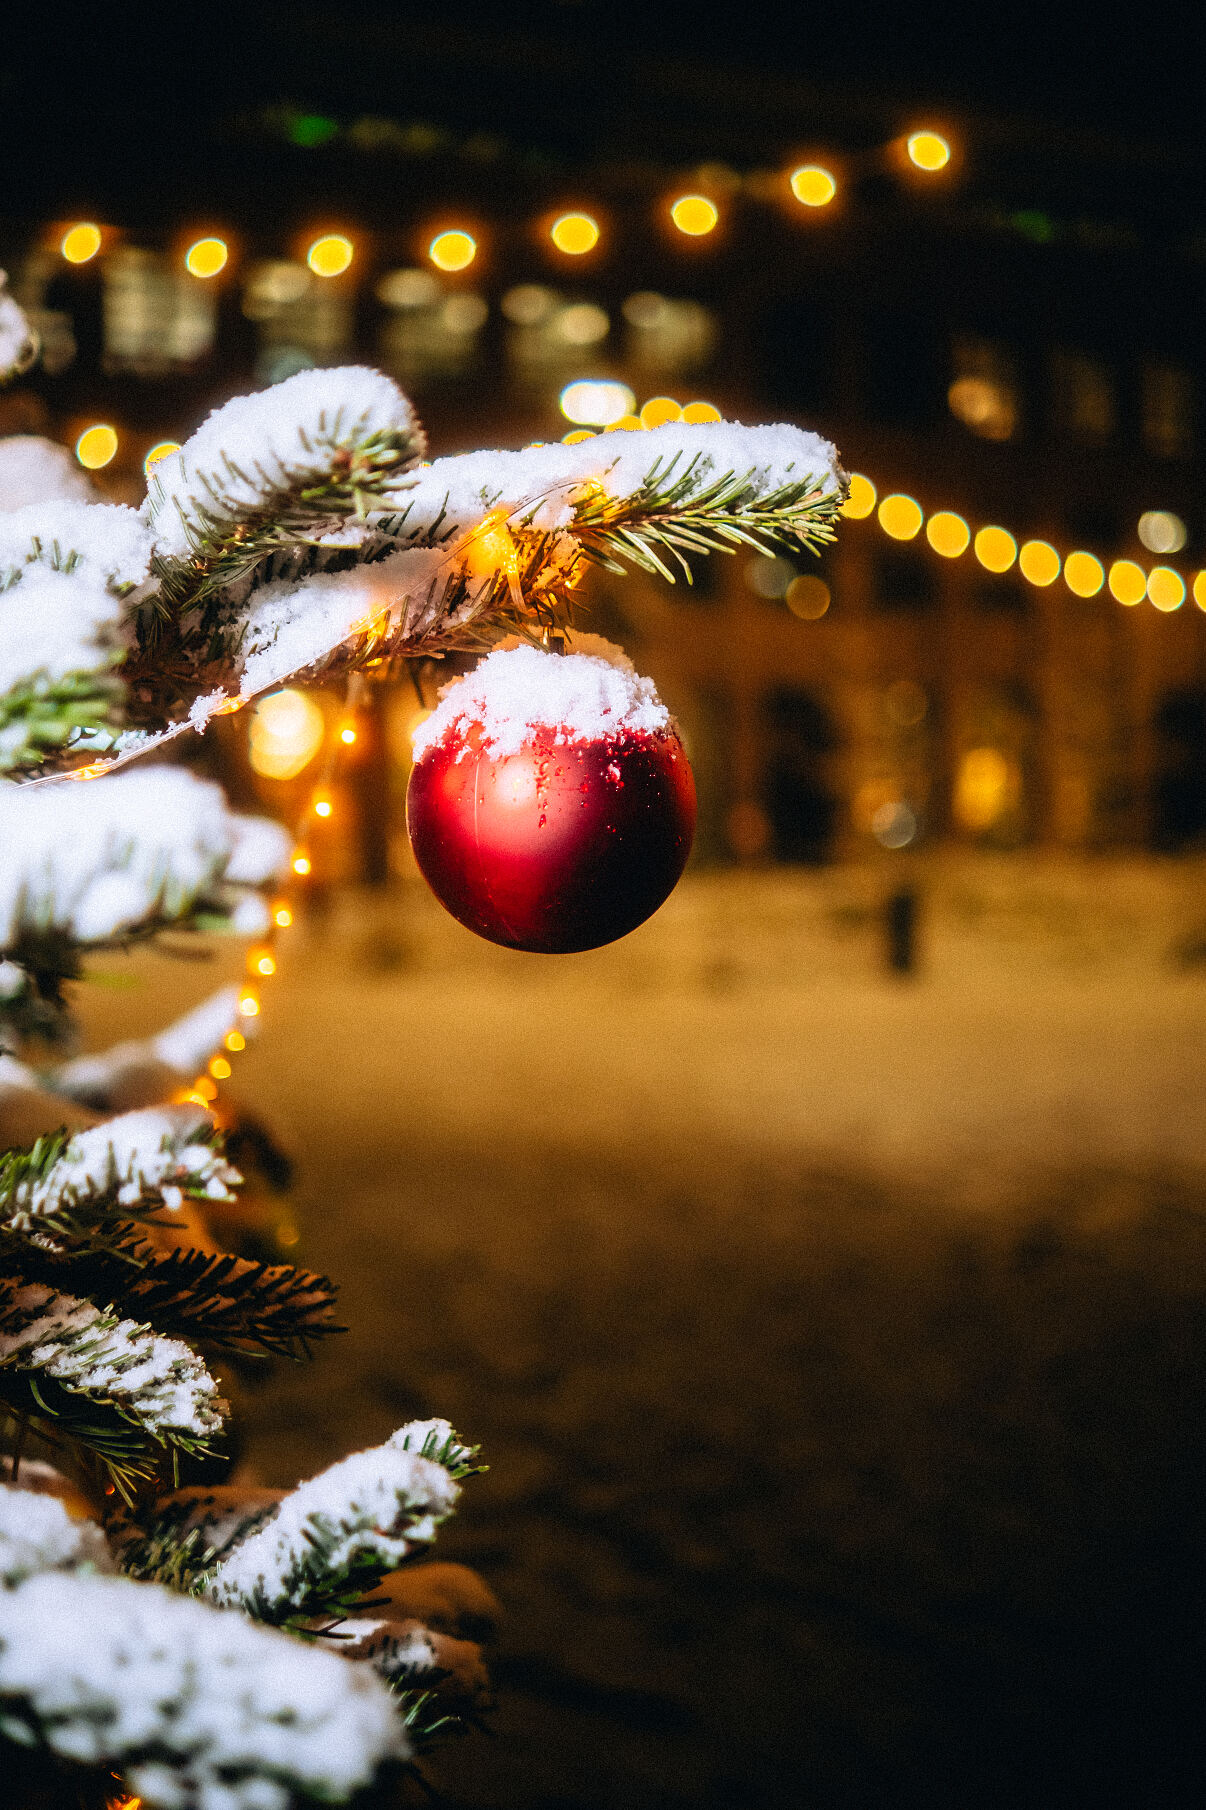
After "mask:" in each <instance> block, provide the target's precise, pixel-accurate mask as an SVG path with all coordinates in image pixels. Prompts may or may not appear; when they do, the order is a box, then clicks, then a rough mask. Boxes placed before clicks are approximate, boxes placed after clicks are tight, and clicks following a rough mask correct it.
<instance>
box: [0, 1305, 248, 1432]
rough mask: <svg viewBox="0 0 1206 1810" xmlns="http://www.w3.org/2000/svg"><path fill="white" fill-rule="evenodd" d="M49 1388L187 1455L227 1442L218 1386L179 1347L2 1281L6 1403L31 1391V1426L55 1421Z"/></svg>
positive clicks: (1, 1383)
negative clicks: (218, 1440)
mask: <svg viewBox="0 0 1206 1810" xmlns="http://www.w3.org/2000/svg"><path fill="white" fill-rule="evenodd" d="M43 1379H45V1380H46V1381H48V1382H50V1383H52V1384H57V1385H59V1387H60V1388H61V1389H62V1390H63V1391H64V1392H65V1393H66V1395H67V1396H69V1397H76V1398H79V1401H80V1402H82V1401H87V1402H89V1403H92V1404H95V1405H96V1406H99V1407H104V1408H108V1409H112V1410H114V1411H115V1412H116V1413H117V1414H118V1415H119V1416H120V1417H121V1418H122V1419H123V1420H125V1421H126V1422H127V1423H128V1424H129V1426H130V1427H131V1428H132V1429H137V1430H140V1431H141V1432H142V1433H144V1434H146V1435H147V1436H149V1437H150V1438H151V1439H153V1440H155V1441H157V1442H158V1443H159V1444H161V1445H174V1446H179V1447H181V1448H183V1449H184V1450H195V1449H198V1448H201V1447H203V1446H204V1445H205V1442H206V1441H207V1440H209V1439H211V1438H212V1437H213V1436H214V1435H215V1434H217V1433H218V1432H220V1431H221V1427H222V1420H223V1416H224V1414H225V1411H226V1403H225V1402H224V1401H223V1400H222V1398H221V1396H220V1395H219V1394H218V1385H217V1383H216V1382H215V1381H214V1379H213V1377H212V1376H211V1375H210V1374H209V1371H208V1370H207V1369H206V1368H205V1365H204V1364H203V1363H202V1362H201V1359H200V1358H199V1357H198V1356H197V1355H196V1353H195V1352H194V1351H191V1350H190V1349H189V1347H188V1346H187V1345H185V1344H184V1343H183V1342H182V1341H181V1340H179V1339H170V1338H163V1337H161V1336H160V1335H159V1334H157V1333H155V1332H153V1331H152V1330H151V1328H150V1327H149V1326H146V1325H142V1324H140V1323H139V1322H138V1321H136V1320H124V1319H121V1318H120V1317H119V1316H118V1315H117V1314H116V1313H115V1312H112V1311H106V1310H104V1309H102V1308H99V1307H96V1306H94V1305H93V1303H92V1302H91V1301H85V1300H81V1299H80V1298H79V1296H76V1295H69V1294H61V1293H59V1292H58V1291H57V1290H56V1289H53V1288H50V1287H48V1286H47V1285H46V1284H44V1283H40V1282H28V1281H26V1280H25V1279H24V1278H23V1277H21V1276H0V1396H3V1397H5V1398H6V1399H8V1400H9V1401H10V1402H11V1401H12V1399H13V1398H12V1393H11V1390H12V1387H13V1386H14V1385H15V1386H17V1387H18V1393H21V1386H24V1387H25V1388H28V1390H29V1392H30V1394H31V1395H32V1401H33V1406H32V1407H31V1408H30V1409H29V1410H28V1411H29V1413H30V1415H31V1416H36V1415H37V1413H38V1411H39V1410H42V1411H43V1412H49V1413H52V1414H57V1413H58V1412H59V1409H58V1406H57V1405H56V1404H52V1403H49V1402H48V1401H47V1399H46V1396H45V1392H44V1390H43V1389H42V1387H41V1383H42V1381H43ZM23 1399H24V1397H23V1395H22V1400H23ZM22 1411H25V1410H24V1409H23V1410H22Z"/></svg>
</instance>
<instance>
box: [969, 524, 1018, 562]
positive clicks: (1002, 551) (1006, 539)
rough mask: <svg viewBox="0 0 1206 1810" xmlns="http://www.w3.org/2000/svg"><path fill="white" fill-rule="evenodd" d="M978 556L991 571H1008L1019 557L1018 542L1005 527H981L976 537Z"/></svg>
mask: <svg viewBox="0 0 1206 1810" xmlns="http://www.w3.org/2000/svg"><path fill="white" fill-rule="evenodd" d="M975 549H976V558H977V559H978V560H979V562H980V564H981V565H982V566H983V567H984V568H985V570H986V571H989V572H1008V570H1009V568H1010V566H1011V565H1012V564H1013V562H1014V560H1015V559H1016V558H1017V552H1018V543H1017V542H1016V541H1015V540H1014V538H1013V535H1012V534H1010V533H1008V532H1007V531H1006V529H1004V528H981V529H980V531H979V533H978V534H977V535H976V539H975Z"/></svg>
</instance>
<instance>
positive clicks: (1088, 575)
mask: <svg viewBox="0 0 1206 1810" xmlns="http://www.w3.org/2000/svg"><path fill="white" fill-rule="evenodd" d="M1064 583H1065V584H1066V585H1067V587H1068V589H1069V590H1070V591H1072V592H1073V593H1074V594H1075V595H1076V596H1077V597H1096V595H1097V593H1098V591H1100V589H1101V587H1102V585H1103V584H1104V583H1105V568H1104V567H1103V566H1102V563H1101V561H1100V560H1099V559H1095V558H1094V557H1093V555H1092V554H1091V553H1079V552H1078V553H1069V555H1068V557H1067V559H1066V560H1065V561H1064Z"/></svg>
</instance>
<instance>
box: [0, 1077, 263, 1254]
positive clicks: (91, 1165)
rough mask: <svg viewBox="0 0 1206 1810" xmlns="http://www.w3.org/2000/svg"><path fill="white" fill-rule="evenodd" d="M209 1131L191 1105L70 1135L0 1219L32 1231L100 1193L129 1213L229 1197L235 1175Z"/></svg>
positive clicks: (22, 1184)
mask: <svg viewBox="0 0 1206 1810" xmlns="http://www.w3.org/2000/svg"><path fill="white" fill-rule="evenodd" d="M210 1134H211V1125H210V1119H209V1116H208V1114H207V1113H205V1112H204V1111H202V1110H201V1109H200V1108H198V1107H195V1106H155V1107H147V1108H145V1109H144V1110H143V1111H141V1112H127V1113H123V1114H122V1115H121V1116H120V1117H119V1118H116V1119H110V1120H109V1121H108V1122H107V1123H106V1124H104V1125H95V1126H93V1127H92V1128H91V1129H90V1130H88V1131H80V1132H77V1133H76V1135H75V1137H73V1138H72V1139H71V1140H70V1142H69V1143H68V1144H67V1145H66V1146H65V1147H64V1149H63V1152H62V1155H61V1156H59V1157H58V1159H57V1160H56V1161H55V1162H53V1163H52V1164H51V1165H50V1167H49V1168H48V1169H46V1170H45V1171H44V1172H43V1173H42V1174H40V1175H31V1176H28V1177H27V1178H25V1179H24V1180H22V1181H19V1182H17V1184H16V1186H15V1187H14V1188H13V1190H12V1193H11V1195H10V1196H9V1198H8V1199H7V1201H5V1202H4V1203H3V1205H2V1206H0V1219H2V1222H3V1223H4V1224H6V1225H8V1226H11V1227H12V1228H13V1229H14V1230H16V1231H30V1230H36V1229H37V1224H38V1221H39V1219H45V1218H47V1217H49V1216H51V1215H53V1214H55V1213H57V1212H60V1211H62V1209H63V1208H65V1207H71V1206H73V1205H75V1204H76V1203H77V1202H79V1201H86V1200H89V1199H93V1198H95V1197H97V1196H98V1195H103V1194H112V1196H113V1198H114V1200H115V1201H116V1204H117V1205H118V1206H120V1207H130V1208H134V1207H136V1206H138V1205H139V1204H140V1203H141V1204H154V1202H155V1199H156V1197H158V1199H159V1200H161V1201H162V1202H163V1204H164V1205H165V1206H166V1207H169V1208H171V1209H172V1210H173V1211H176V1210H178V1209H179V1208H180V1207H181V1206H183V1204H184V1200H185V1197H186V1196H191V1197H193V1198H196V1199H203V1200H231V1199H233V1193H232V1189H233V1187H234V1186H235V1185H236V1184H237V1183H238V1182H240V1181H241V1180H242V1177H241V1175H240V1174H239V1172H238V1170H237V1169H234V1168H232V1167H231V1165H230V1164H229V1163H228V1162H226V1161H225V1159H224V1158H223V1157H222V1155H221V1153H220V1151H217V1150H215V1149H214V1147H213V1143H212V1140H211V1135H210Z"/></svg>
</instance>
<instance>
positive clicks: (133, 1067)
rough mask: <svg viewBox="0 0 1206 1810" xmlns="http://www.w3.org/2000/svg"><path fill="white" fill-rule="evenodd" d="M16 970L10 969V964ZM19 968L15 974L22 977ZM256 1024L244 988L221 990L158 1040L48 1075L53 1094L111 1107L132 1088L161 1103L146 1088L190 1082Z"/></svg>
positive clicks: (135, 1041)
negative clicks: (244, 1013) (166, 1074)
mask: <svg viewBox="0 0 1206 1810" xmlns="http://www.w3.org/2000/svg"><path fill="white" fill-rule="evenodd" d="M10 965H11V964H10ZM20 972H21V971H20V970H19V969H16V970H15V973H16V974H18V975H19V974H20ZM3 997H4V992H3V975H2V974H0V1000H2V999H3ZM255 1025H256V1020H255V1019H254V1018H249V1019H243V1018H241V1017H240V1014H239V988H238V987H220V988H219V990H218V991H217V992H216V993H212V994H211V995H210V997H209V998H208V999H206V1000H203V1001H202V1002H201V1004H200V1005H199V1006H194V1007H193V1009H192V1011H191V1012H186V1013H185V1014H184V1016H183V1017H182V1018H177V1019H176V1020H175V1022H174V1023H172V1024H170V1025H168V1027H167V1029H166V1030H164V1031H160V1032H159V1033H158V1035H157V1036H154V1037H145V1038H130V1039H128V1040H127V1041H126V1042H124V1043H115V1044H114V1045H113V1046H112V1048H110V1049H107V1050H99V1051H97V1052H96V1053H95V1054H93V1055H87V1056H73V1057H72V1059H71V1061H70V1062H63V1063H61V1064H60V1065H59V1066H58V1067H57V1068H55V1069H52V1070H51V1071H50V1073H49V1074H48V1075H47V1076H46V1080H47V1083H48V1084H49V1086H50V1087H51V1088H53V1090H54V1092H55V1093H57V1094H62V1095H63V1096H64V1097H65V1098H66V1099H69V1100H80V1101H82V1102H83V1103H84V1104H85V1105H89V1106H97V1107H99V1108H101V1109H104V1108H105V1107H107V1106H108V1105H109V1103H110V1101H111V1100H112V1099H113V1098H114V1096H115V1094H118V1093H121V1094H124V1096H125V1100H126V1102H127V1103H129V1102H130V1100H131V1096H130V1093H129V1089H130V1088H131V1087H132V1086H138V1087H139V1088H140V1094H139V1095H136V1096H135V1098H136V1099H137V1098H139V1097H141V1098H143V1099H150V1098H162V1094H154V1095H152V1094H149V1093H142V1092H141V1088H142V1086H144V1085H145V1086H147V1087H157V1086H162V1083H163V1074H162V1071H163V1070H164V1069H168V1070H170V1071H171V1073H172V1075H174V1076H175V1077H176V1079H177V1080H178V1081H181V1082H183V1081H191V1080H192V1078H193V1076H194V1075H195V1074H196V1073H197V1071H198V1070H199V1069H202V1068H204V1067H205V1065H206V1063H207V1062H208V1061H209V1060H210V1057H211V1056H213V1055H214V1054H215V1053H216V1052H217V1051H218V1050H220V1049H221V1048H222V1045H223V1042H224V1040H225V1039H226V1037H227V1035H228V1034H229V1033H230V1032H231V1031H232V1030H234V1029H235V1028H236V1027H243V1026H245V1027H246V1033H247V1034H253V1033H254V1030H255Z"/></svg>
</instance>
